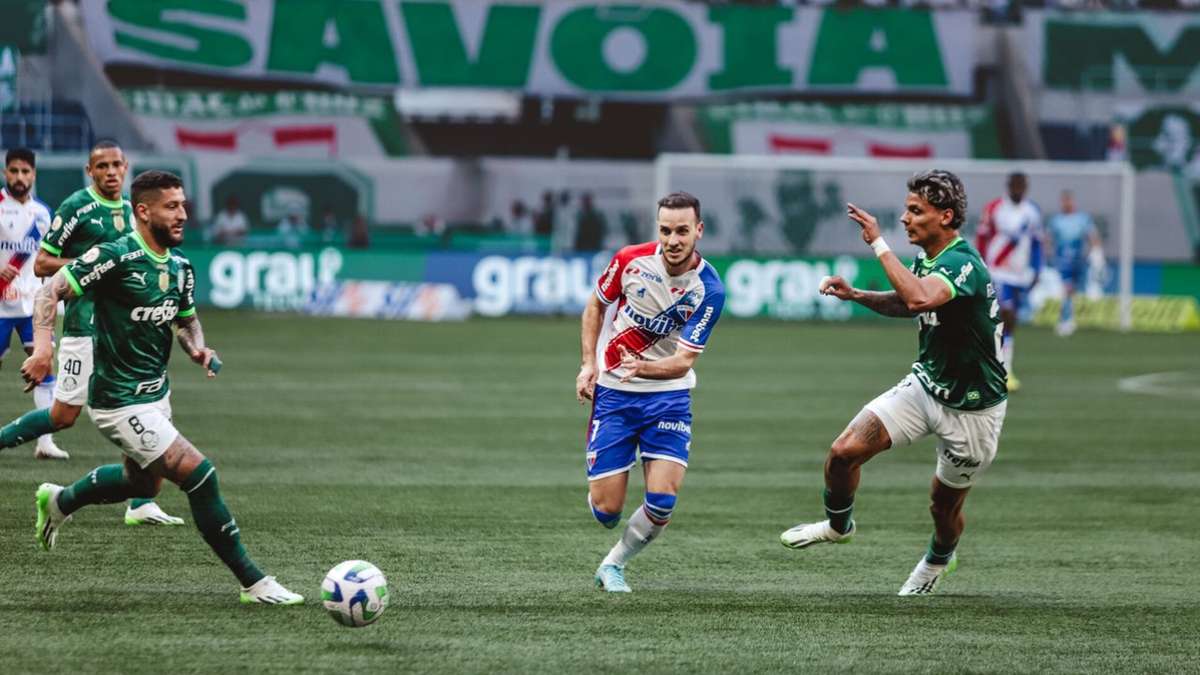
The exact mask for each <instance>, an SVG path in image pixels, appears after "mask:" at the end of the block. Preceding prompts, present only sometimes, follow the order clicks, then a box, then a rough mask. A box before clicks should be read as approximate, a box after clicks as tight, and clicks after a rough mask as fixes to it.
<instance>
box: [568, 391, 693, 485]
mask: <svg viewBox="0 0 1200 675" xmlns="http://www.w3.org/2000/svg"><path fill="white" fill-rule="evenodd" d="M587 433H588V442H587V475H588V480H596V479H599V478H605V477H607V476H612V475H616V474H618V473H625V472H626V471H629V469H631V468H633V465H634V464H635V463H636V462H637V453H638V451H640V452H641V455H642V461H643V462H645V461H647V460H652V459H665V460H667V461H668V462H675V463H676V464H682V465H684V466H687V463H688V451H689V450H691V446H692V396H691V392H690V391H689V390H687V389H679V390H677V391H663V392H653V393H635V392H629V391H619V390H617V389H609V388H608V387H602V386H600V385H596V393H595V395H594V401H593V403H592V419H591V420H589V422H588V432H587Z"/></svg>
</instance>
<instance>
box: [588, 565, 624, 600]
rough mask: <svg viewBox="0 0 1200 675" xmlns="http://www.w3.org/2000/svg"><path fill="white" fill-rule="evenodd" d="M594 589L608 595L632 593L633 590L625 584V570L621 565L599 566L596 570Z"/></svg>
mask: <svg viewBox="0 0 1200 675" xmlns="http://www.w3.org/2000/svg"><path fill="white" fill-rule="evenodd" d="M594 580H595V583H596V588H599V589H601V590H603V591H606V592H608V593H632V592H633V589H632V588H630V587H629V584H628V583H626V582H625V568H624V567H622V566H621V565H601V566H600V568H599V569H597V570H596V576H595V579H594Z"/></svg>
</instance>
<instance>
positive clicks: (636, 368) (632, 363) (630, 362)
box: [617, 345, 645, 382]
mask: <svg viewBox="0 0 1200 675" xmlns="http://www.w3.org/2000/svg"><path fill="white" fill-rule="evenodd" d="M617 351H619V352H620V353H621V368H622V369H623V370H624V371H625V374H624V375H622V376H621V381H622V382H628V381H630V380H632V379H633V378H635V377H637V376H638V374H639V373H640V372H641V370H642V364H644V363H645V361H643V360H642V359H640V358H638V355H637V354H634V353H633V352H631V351H629V349H627V348H626V347H625V345H617Z"/></svg>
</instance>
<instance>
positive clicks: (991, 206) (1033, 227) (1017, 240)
mask: <svg viewBox="0 0 1200 675" xmlns="http://www.w3.org/2000/svg"><path fill="white" fill-rule="evenodd" d="M975 248H976V249H978V250H979V253H980V254H981V255H982V256H983V261H984V262H985V263H987V267H988V270H989V271H990V272H991V274H992V281H994V282H996V283H1000V284H1008V285H1010V286H1029V285H1030V284H1032V283H1033V278H1034V277H1035V276H1036V273H1035V272H1036V270H1037V269H1039V268H1040V267H1041V266H1042V211H1041V209H1039V208H1038V207H1037V205H1036V204H1034V203H1033V202H1031V201H1029V200H1028V199H1022V200H1021V201H1020V202H1019V203H1017V202H1014V201H1013V200H1012V199H1011V198H1009V197H1008V196H1004V197H1001V198H999V199H994V200H992V201H991V202H989V203H988V205H987V206H985V207H983V219H982V221H980V223H979V232H978V233H977V235H976V238H975Z"/></svg>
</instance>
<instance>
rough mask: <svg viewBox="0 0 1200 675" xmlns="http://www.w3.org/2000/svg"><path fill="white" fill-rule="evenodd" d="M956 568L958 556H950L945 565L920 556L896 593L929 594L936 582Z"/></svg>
mask: <svg viewBox="0 0 1200 675" xmlns="http://www.w3.org/2000/svg"><path fill="white" fill-rule="evenodd" d="M956 569H958V556H951V557H950V562H948V563H946V564H945V565H932V564H930V563H928V562H926V560H925V558H924V557H922V558H921V562H919V563H917V566H916V567H914V568H913V571H912V574H910V575H908V581H905V582H904V585H903V586H901V587H900V592H899V593H897V594H896V595H929V594H931V593H933V590H934V589H935V588H937V585H938V582H939V581H941V580H942V578H943V577H945V576H947V575H948V574H950V573H951V572H953V571H954V570H956Z"/></svg>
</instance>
